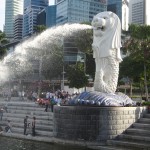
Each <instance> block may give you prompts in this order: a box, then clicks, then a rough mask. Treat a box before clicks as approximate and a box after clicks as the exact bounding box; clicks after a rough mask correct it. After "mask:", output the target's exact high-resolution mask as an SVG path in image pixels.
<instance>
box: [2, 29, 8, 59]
mask: <svg viewBox="0 0 150 150" xmlns="http://www.w3.org/2000/svg"><path fill="white" fill-rule="evenodd" d="M7 43H8V40H7V39H6V35H5V33H4V32H2V31H1V30H0V59H2V58H3V57H4V55H5V54H6V48H5V47H3V46H4V45H5V44H7Z"/></svg>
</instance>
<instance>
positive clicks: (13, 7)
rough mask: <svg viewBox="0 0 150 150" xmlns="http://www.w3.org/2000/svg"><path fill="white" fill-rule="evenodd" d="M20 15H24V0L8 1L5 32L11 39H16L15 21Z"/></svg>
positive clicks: (6, 4)
mask: <svg viewBox="0 0 150 150" xmlns="http://www.w3.org/2000/svg"><path fill="white" fill-rule="evenodd" d="M18 14H23V0H6V3H5V26H4V32H5V34H6V37H7V38H9V39H13V37H14V19H15V16H16V15H18Z"/></svg>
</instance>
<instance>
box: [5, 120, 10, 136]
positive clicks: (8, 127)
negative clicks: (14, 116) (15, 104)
mask: <svg viewBox="0 0 150 150" xmlns="http://www.w3.org/2000/svg"><path fill="white" fill-rule="evenodd" d="M5 131H6V132H7V133H12V125H11V122H10V120H8V122H7V126H6V127H5Z"/></svg>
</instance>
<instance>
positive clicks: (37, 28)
mask: <svg viewBox="0 0 150 150" xmlns="http://www.w3.org/2000/svg"><path fill="white" fill-rule="evenodd" d="M46 29H47V28H46V26H44V25H37V26H35V32H36V33H42V32H43V31H45V30H46Z"/></svg>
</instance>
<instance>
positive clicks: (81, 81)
mask: <svg viewBox="0 0 150 150" xmlns="http://www.w3.org/2000/svg"><path fill="white" fill-rule="evenodd" d="M83 68H84V66H83V64H82V63H77V64H75V65H71V66H69V68H68V71H67V73H68V81H69V87H75V88H77V89H79V88H82V87H85V86H86V85H87V84H88V78H87V76H86V75H85V72H84V69H83Z"/></svg>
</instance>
